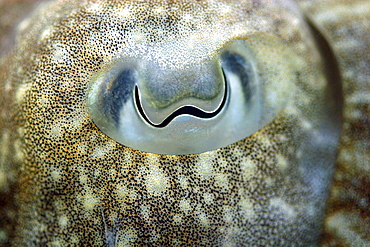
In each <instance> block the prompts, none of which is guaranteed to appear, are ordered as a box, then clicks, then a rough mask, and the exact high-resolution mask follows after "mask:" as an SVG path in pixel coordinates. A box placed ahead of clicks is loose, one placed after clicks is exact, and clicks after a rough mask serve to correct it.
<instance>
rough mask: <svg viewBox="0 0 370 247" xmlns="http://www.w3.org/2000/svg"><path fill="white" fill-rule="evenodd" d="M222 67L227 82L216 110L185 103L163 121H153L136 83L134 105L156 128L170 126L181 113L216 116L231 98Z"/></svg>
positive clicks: (223, 73)
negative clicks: (144, 106) (206, 109)
mask: <svg viewBox="0 0 370 247" xmlns="http://www.w3.org/2000/svg"><path fill="white" fill-rule="evenodd" d="M220 67H221V71H222V75H223V80H224V84H225V90H224V95H223V98H222V101H221V102H220V104H219V106H218V107H217V108H216V109H215V110H214V111H204V110H202V109H201V108H199V107H196V106H193V105H185V106H181V107H179V108H177V109H176V110H174V111H173V112H172V113H170V114H169V115H168V116H167V117H166V118H165V119H164V120H163V121H162V122H161V123H159V124H155V123H153V122H152V121H151V120H150V119H149V117H148V116H147V114H146V113H145V110H144V108H143V106H142V104H141V100H140V99H141V94H140V91H139V86H138V85H137V84H136V85H135V87H134V90H133V99H134V105H135V107H136V110H137V111H138V113H139V115H140V117H141V118H142V119H143V120H144V121H145V122H146V123H147V124H149V125H151V126H153V127H155V128H165V127H166V126H168V125H169V124H170V123H171V122H172V121H173V120H174V119H175V118H176V117H178V116H181V115H190V116H193V117H196V118H200V119H211V118H214V117H217V116H218V114H219V113H221V111H222V110H223V109H224V108H225V107H226V108H227V102H228V99H229V89H228V87H229V85H228V83H227V79H226V75H225V72H224V69H223V68H222V66H220Z"/></svg>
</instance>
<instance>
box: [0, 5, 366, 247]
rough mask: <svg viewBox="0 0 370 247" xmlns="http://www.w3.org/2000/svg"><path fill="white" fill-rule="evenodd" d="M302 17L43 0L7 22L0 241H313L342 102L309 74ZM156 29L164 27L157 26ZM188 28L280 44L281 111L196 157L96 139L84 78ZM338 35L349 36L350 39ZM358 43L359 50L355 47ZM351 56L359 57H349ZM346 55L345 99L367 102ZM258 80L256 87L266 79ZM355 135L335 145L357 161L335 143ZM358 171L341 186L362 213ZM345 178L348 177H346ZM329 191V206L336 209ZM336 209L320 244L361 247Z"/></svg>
mask: <svg viewBox="0 0 370 247" xmlns="http://www.w3.org/2000/svg"><path fill="white" fill-rule="evenodd" d="M343 2H345V1H343ZM327 3H328V4H330V1H327ZM360 3H361V1H358V4H359V6H360ZM363 3H364V4H366V2H363ZM14 4H15V5H14V6H13V7H14V8H18V4H17V3H14ZM300 6H301V8H302V9H304V10H308V11H310V12H311V15H312V18H313V21H312V22H313V24H314V25H317V29H318V30H320V31H322V32H324V30H323V29H322V27H323V26H324V27H325V22H322V21H320V18H318V17H315V15H314V14H315V13H316V14H317V13H319V12H320V11H322V9H326V10H327V11H330V6H329V5H328V6H324V7H323V8H322V9H321V8H319V6H318V7H317V9H316V10H315V8H314V7H313V6H316V5H315V4H314V2H311V1H300ZM351 6H353V5H352V4H351V5H350V6H349V7H351ZM128 10H129V11H128ZM133 13H134V14H133ZM184 13H185V14H184ZM282 13H283V14H282ZM333 13H334V12H333ZM323 16H324V14H323ZM367 16H368V15H367ZM303 18H304V17H303V16H301V15H300V13H299V9H298V8H297V6H295V5H294V3H293V2H292V1H276V2H274V1H267V0H266V1H151V2H146V1H56V2H50V3H46V4H44V5H43V6H41V7H40V8H38V9H37V10H36V11H34V12H33V13H32V15H31V16H30V17H28V18H26V19H25V20H24V21H23V22H21V23H20V24H19V23H18V24H16V23H14V26H15V28H16V30H17V32H18V36H17V37H18V38H17V42H15V44H14V47H13V49H12V50H11V51H10V52H9V53H8V54H7V55H6V56H5V55H4V56H2V57H1V60H0V79H1V83H2V86H1V89H0V95H2V98H1V99H0V101H1V103H0V104H1V105H2V109H1V110H2V112H1V120H0V135H1V157H0V158H1V167H0V169H1V170H0V195H1V198H0V199H1V200H0V201H1V207H2V210H3V212H4V214H2V215H1V217H2V218H1V235H0V240H1V241H2V243H3V244H4V245H7V244H12V245H14V246H24V245H31V246H34V245H36V246H43V245H56V246H58V245H61V246H65V245H75V246H81V245H88V246H104V245H105V246H124V245H153V246H177V245H189V246H195V245H196V246H249V245H258V246H267V245H269V246H293V245H295V246H311V245H316V244H317V243H318V239H319V237H320V234H321V226H322V220H323V213H324V208H325V200H326V196H327V189H328V186H329V181H330V177H331V174H332V170H333V164H334V158H335V147H336V146H337V139H338V130H339V126H340V122H339V117H338V113H337V111H338V110H340V108H338V107H336V106H333V105H335V104H337V105H340V99H338V98H336V97H334V96H333V93H335V87H337V86H338V85H339V82H338V81H337V82H336V81H333V80H334V79H335V78H336V77H332V76H331V75H330V73H328V74H325V71H324V69H323V68H322V67H323V66H321V65H322V64H323V63H325V61H326V60H327V59H328V58H326V60H325V58H321V57H320V56H319V52H318V50H317V49H316V48H315V43H312V42H311V41H309V40H310V34H309V33H308V31H307V30H308V29H309V27H308V26H307V25H306V24H305V23H304V19H303ZM164 20H166V21H164ZM366 21H368V18H367V19H366V18H365V19H364V22H366ZM316 22H317V23H316ZM168 23H171V25H170V26H166V24H168ZM247 23H248V25H246V24H247ZM320 23H324V24H322V25H321V24H320ZM337 23H338V24H340V22H337ZM125 25H126V26H125ZM354 25H355V24H354ZM153 26H154V27H157V28H158V29H153V28H152V27H153ZM174 27H177V29H176V28H174ZM166 28H168V29H166ZM182 28H184V29H182ZM328 29H329V30H333V29H332V28H330V26H328ZM9 30H10V29H9ZM122 30H124V31H122ZM137 30H139V31H142V30H144V31H145V32H136V31H137ZM158 30H159V31H158ZM189 30H191V31H192V32H193V31H194V30H195V33H196V34H199V33H202V32H204V31H205V30H207V31H208V32H207V33H206V34H207V35H208V36H207V35H204V36H202V35H200V36H199V35H198V36H199V37H201V38H202V41H203V40H205V39H206V40H207V42H204V44H205V46H207V44H212V45H215V46H216V48H214V47H213V48H212V49H215V51H217V47H222V46H223V45H224V44H225V43H227V42H228V41H229V40H233V39H235V38H238V37H240V36H243V35H248V34H250V33H252V34H254V33H258V34H259V35H261V37H262V40H263V38H265V37H266V36H264V35H265V34H268V35H269V34H274V35H275V36H274V37H278V39H279V40H281V43H276V44H283V45H287V46H288V47H290V48H289V49H290V51H291V53H292V54H293V55H292V58H294V64H295V66H296V69H297V71H296V73H295V74H294V75H295V76H296V84H295V85H294V86H293V87H292V90H293V91H294V92H295V93H296V94H295V95H294V96H293V97H292V99H291V103H290V104H289V105H288V107H287V108H286V110H285V111H284V112H282V113H281V115H280V116H279V117H277V118H276V119H275V120H274V122H272V123H271V124H269V125H267V126H266V127H265V128H263V129H262V130H260V131H258V132H257V133H255V134H254V135H252V136H250V137H248V138H246V139H244V140H242V141H240V142H238V143H235V144H232V145H230V146H227V147H225V148H221V149H218V150H215V151H210V152H206V153H202V154H198V155H186V156H175V155H173V156H170V155H156V154H148V153H144V152H141V151H137V150H133V149H130V148H127V147H124V146H122V145H120V144H118V143H116V142H115V141H113V140H112V139H110V138H109V137H107V136H105V135H104V134H102V133H101V131H100V130H99V129H98V128H97V127H96V126H95V125H94V123H93V122H92V120H91V119H90V117H89V114H88V111H87V107H86V94H87V89H88V83H89V78H91V77H92V76H94V73H96V72H97V71H99V69H100V68H101V67H102V66H104V64H106V63H108V62H109V61H110V60H111V59H113V58H114V57H115V56H116V54H117V53H118V52H119V51H122V50H121V49H122V40H130V42H133V44H135V45H137V44H138V43H139V44H140V42H142V43H143V44H145V42H147V41H148V40H150V42H153V43H155V44H157V43H158V42H164V43H165V44H166V39H163V37H166V38H168V37H170V38H171V35H175V34H178V35H179V36H180V37H181V35H184V36H185V35H186V33H187V32H189ZM220 30H221V31H220ZM224 30H227V32H225V31H224ZM365 31H366V29H365V28H364V30H363V31H361V32H360V34H363V32H365ZM9 32H10V31H9ZM135 32H136V33H135ZM197 32H198V33H197ZM217 32H220V34H219V35H221V36H222V35H224V36H222V37H223V39H212V35H210V34H217ZM312 32H314V34H315V31H312ZM163 33H165V34H166V35H167V36H166V35H164V34H163ZM367 33H368V32H367ZM127 34H129V36H127V37H126V36H124V35H127ZM143 34H144V35H147V34H148V35H147V36H146V37H143V36H142V35H143ZM168 34H171V35H168ZM230 34H233V36H230ZM162 35H163V36H162ZM351 35H352V33H351ZM198 36H197V37H198ZM214 36H215V37H217V35H214ZM328 36H329V37H326V38H327V40H328V41H329V44H330V45H332V49H333V51H334V53H335V55H336V56H337V59H338V64H339V68H340V71H341V73H342V77H343V82H344V83H346V82H347V81H348V80H347V79H346V78H347V77H346V75H347V74H346V73H345V71H347V69H348V71H351V68H352V67H351V66H350V65H348V64H350V63H349V62H343V61H344V60H343V59H344V58H346V57H347V58H348V56H346V55H345V54H346V51H343V52H342V51H340V49H338V48H336V46H335V44H336V42H335V41H336V39H334V38H331V37H332V36H330V34H328ZM339 36H340V37H348V38H349V39H350V37H349V35H348V33H345V35H341V34H339ZM364 36H365V35H364ZM218 37H219V36H218ZM355 37H358V39H360V37H359V36H355ZM361 39H362V40H364V41H363V42H364V43H365V45H367V46H368V44H369V42H368V41H366V39H365V37H363V36H361ZM215 40H216V41H215ZM250 40H251V44H250V45H251V46H252V47H255V48H258V47H259V48H260V49H259V50H260V52H259V53H258V54H255V55H258V59H259V61H262V62H263V61H266V63H267V64H268V63H272V62H271V61H270V60H271V57H270V56H269V55H270V54H271V51H273V49H274V47H273V46H272V48H269V47H270V46H268V45H266V44H264V42H263V41H262V42H260V40H259V39H256V38H255V39H253V38H251V39H250ZM355 40H357V38H356V39H355ZM156 42H157V43H156ZM212 42H213V43H212ZM266 42H267V41H266ZM123 43H124V42H123ZM9 44H10V42H8V43H7V46H6V47H9V46H10V45H9ZM344 47H346V46H345V45H344ZM170 48H171V46H170ZM172 48H173V47H172ZM353 49H354V51H356V52H357V53H356V54H360V52H359V51H358V50H359V49H358V48H353ZM338 54H339V55H338ZM365 54H366V53H365ZM355 57H356V58H359V60H357V61H359V63H365V65H364V66H365V67H362V68H360V67H356V68H358V71H357V72H356V73H355V74H359V73H361V74H362V75H363V76H362V77H361V76H359V77H360V78H362V80H363V81H364V83H363V84H361V85H362V86H361V90H360V89H359V90H356V92H357V93H362V92H364V95H365V93H366V92H367V91H366V90H368V73H367V72H366V71H368V70H366V68H367V66H366V65H367V64H368V61H366V60H361V56H360V55H356V56H355ZM329 59H330V57H329ZM322 60H324V62H323V61H322ZM180 62H181V61H180ZM262 62H261V64H262ZM326 62H328V61H326ZM261 66H262V65H261ZM265 73H266V74H265V79H266V80H268V77H269V76H272V75H273V74H277V72H276V71H268V72H265ZM269 73H270V74H269ZM348 73H349V72H348ZM366 76H367V77H366ZM326 81H329V84H327V83H326ZM344 85H346V84H344ZM356 85H359V84H356ZM344 87H346V86H344ZM348 87H352V86H348ZM344 92H347V91H346V90H344ZM325 95H329V96H327V97H326V96H325ZM351 95H352V94H351ZM351 95H349V94H348V95H347V94H346V93H345V95H344V97H345V98H346V100H345V107H347V105H348V104H347V100H349V101H350V100H351V99H352V100H353V101H355V102H360V104H363V105H362V106H361V107H363V108H361V109H362V110H363V112H365V113H366V111H368V104H367V103H366V102H367V101H366V100H368V97H367V96H366V95H365V96H363V95H362V94H361V95H356V94H354V95H356V96H353V97H350V96H351ZM361 99H363V100H361ZM361 102H362V103H361ZM363 102H365V103H363ZM356 104H357V103H356ZM356 107H357V105H356ZM346 109H350V108H345V111H346ZM356 109H357V108H356ZM347 111H348V112H349V114H351V112H356V110H353V109H350V110H347ZM354 114H355V113H354ZM362 114H363V113H358V114H357V115H360V116H362ZM355 115H356V114H355ZM365 116H366V115H365ZM345 117H346V115H345ZM347 119H348V118H345V120H346V121H348V120H347ZM361 121H363V122H362V124H360V125H359V126H358V127H357V128H360V131H359V132H363V131H368V128H366V123H368V119H367V118H366V117H364V118H363V120H361ZM358 122H359V121H358V120H355V121H352V122H351V123H353V124H354V125H356V124H357V123H358ZM345 126H346V125H345ZM351 126H352V125H351ZM364 126H365V127H364ZM351 128H353V127H351ZM361 129H363V131H361ZM359 132H357V133H359ZM366 135H367V136H368V132H366V133H365V135H364V136H365V137H366ZM344 136H346V135H344ZM359 136H361V135H359V134H355V135H354V136H351V137H347V139H346V138H345V137H342V148H343V149H342V150H346V148H347V147H346V146H347V145H349V149H348V150H350V152H351V153H353V152H355V153H356V152H359V155H360V156H359V159H360V160H361V159H364V158H366V157H367V156H366V151H365V152H364V151H358V150H361V149H359V148H358V147H357V146H356V145H359V144H356V143H353V144H346V140H349V141H350V140H356V139H355V138H357V137H359ZM366 141H367V139H364V141H363V143H364V146H365V149H366V148H367V147H368V146H366V145H368V144H367V142H366ZM362 150H363V149H362ZM342 152H345V151H342ZM343 155H344V156H345V153H344V154H343V153H342V156H340V157H341V158H340V160H343V157H344V156H343ZM350 160H353V158H351V159H350ZM365 162H368V161H366V160H365ZM343 163H344V162H343V161H341V162H340V164H343ZM352 163H356V162H352ZM352 163H351V166H353V165H354V164H352ZM357 164H358V163H357ZM367 165H368V163H365V164H364V165H363V166H360V167H359V168H358V169H362V170H360V171H361V174H363V175H362V176H361V185H359V186H358V185H356V184H358V183H356V180H353V179H352V178H351V179H350V181H347V182H346V184H350V183H354V184H355V185H356V186H355V187H354V190H356V188H360V190H359V192H360V194H359V195H358V199H356V201H359V200H360V201H361V200H362V201H364V203H365V207H364V206H363V208H366V205H367V204H366V203H368V202H367V201H366V193H367V191H368V190H366V188H363V187H366V181H368V177H369V176H368V170H366V169H367ZM340 167H344V168H343V171H346V173H340V174H342V177H343V176H344V177H345V178H344V181H346V179H348V178H346V176H347V175H345V174H351V172H349V173H347V172H348V168H345V167H346V166H344V165H341V166H340ZM354 174H355V175H356V174H360V172H357V168H356V172H354ZM336 180H337V181H340V177H339V178H338V177H336ZM334 188H335V187H334ZM341 190H342V189H341ZM342 194H343V192H340V195H342ZM333 195H334V196H333V199H332V204H331V205H334V206H333V207H334V208H335V207H336V201H338V199H336V197H335V194H333ZM343 201H345V200H343ZM351 205H352V204H351ZM346 209H347V208H342V207H340V210H346ZM334 211H336V209H335V210H334ZM334 211H330V212H329V217H328V219H329V220H328V222H329V223H327V226H328V229H327V231H328V233H329V234H330V238H328V239H329V240H328V241H327V242H326V243H325V244H326V245H329V246H330V245H338V244H340V240H337V239H341V238H342V237H343V238H345V239H347V240H348V241H350V239H351V237H352V238H356V239H357V241H358V242H353V241H352V243H351V242H349V243H348V244H354V245H353V246H361V245H360V244H361V243H365V245H366V243H368V239H367V238H368V237H367V236H368V235H366V234H365V235H363V233H364V232H365V233H366V231H367V228H366V227H365V228H361V229H351V230H352V232H350V233H349V234H348V231H347V228H346V226H345V227H344V228H342V229H343V230H344V231H347V232H344V233H343V232H341V230H340V229H339V230H336V233H335V232H334V233H333V226H332V225H331V224H330V222H333V220H331V221H330V219H334V222H335V221H338V218H336V217H335V216H334V217H330V216H331V215H333V212H334ZM342 212H345V213H346V211H342ZM363 212H364V214H363V215H357V214H356V213H357V212H354V211H351V210H349V211H348V213H349V214H355V215H354V217H357V218H361V219H363V221H364V222H365V224H366V220H367V219H368V218H366V217H368V213H367V211H366V210H363ZM338 215H339V216H338V217H341V214H338ZM344 217H346V216H344ZM357 218H356V219H357ZM352 219H353V218H352ZM367 223H368V222H367ZM334 228H335V227H334ZM361 234H362V235H361Z"/></svg>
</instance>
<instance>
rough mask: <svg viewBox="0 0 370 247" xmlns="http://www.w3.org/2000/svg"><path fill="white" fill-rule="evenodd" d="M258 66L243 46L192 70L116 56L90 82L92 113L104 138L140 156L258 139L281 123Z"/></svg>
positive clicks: (222, 52)
mask: <svg viewBox="0 0 370 247" xmlns="http://www.w3.org/2000/svg"><path fill="white" fill-rule="evenodd" d="M256 64H257V63H256V62H255V61H254V59H253V55H252V53H251V51H250V50H249V49H248V48H247V45H246V42H245V41H243V40H242V41H235V42H234V43H232V44H230V45H227V46H225V47H224V48H223V49H220V50H219V51H218V53H217V54H216V55H215V56H214V57H212V58H211V59H209V60H203V61H201V62H199V64H192V66H179V67H166V66H163V65H160V64H158V63H156V62H155V61H148V60H146V59H140V58H137V57H135V58H133V57H131V58H130V57H118V58H116V59H115V60H113V61H112V62H111V63H110V64H109V65H107V66H105V67H104V68H102V70H101V71H100V72H98V73H97V74H96V76H95V77H94V78H93V79H92V81H91V87H90V91H89V95H88V107H89V111H90V114H91V117H92V119H93V121H94V122H95V124H96V125H97V126H98V127H99V128H100V130H101V131H102V132H104V133H105V134H106V135H108V136H109V137H111V138H112V139H114V140H115V141H117V142H119V143H121V144H123V145H125V146H128V147H131V148H134V149H137V150H141V151H145V152H151V153H159V154H192V153H201V152H205V151H209V150H215V149H218V148H221V147H224V146H226V145H229V144H231V143H234V142H237V141H239V140H241V139H243V138H245V137H247V136H249V135H251V134H253V133H255V132H256V131H258V130H259V129H261V128H262V127H263V126H264V125H266V124H267V123H268V122H270V121H271V120H272V119H273V117H272V116H274V117H276V114H270V112H271V109H267V110H264V109H263V108H264V107H267V108H268V104H266V103H265V100H264V98H266V95H267V94H268V92H266V91H268V90H266V88H268V87H267V86H264V82H263V81H261V77H260V76H259V73H258V68H257V66H256ZM281 108H282V107H278V108H276V109H281Z"/></svg>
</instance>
